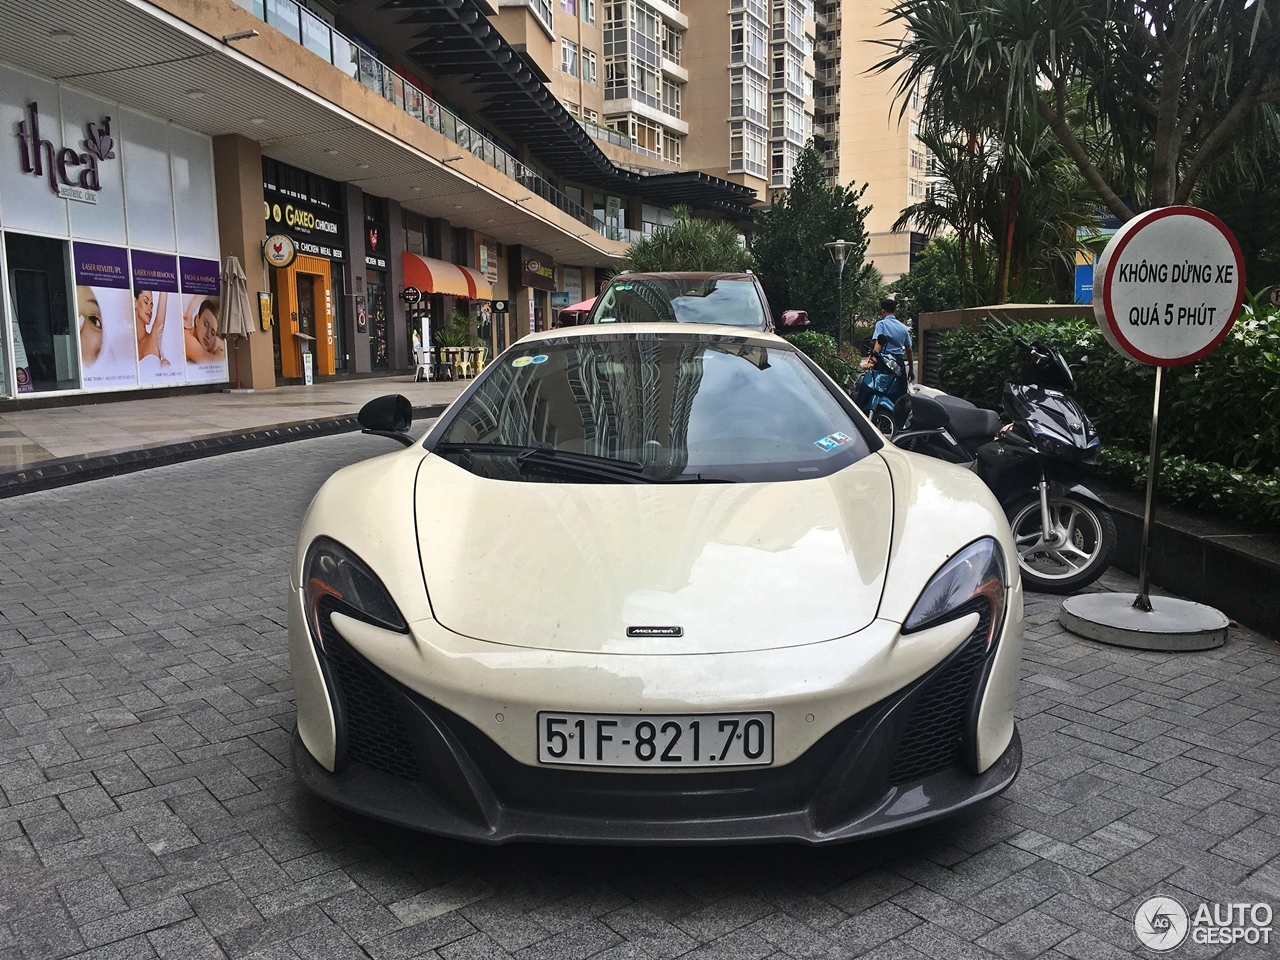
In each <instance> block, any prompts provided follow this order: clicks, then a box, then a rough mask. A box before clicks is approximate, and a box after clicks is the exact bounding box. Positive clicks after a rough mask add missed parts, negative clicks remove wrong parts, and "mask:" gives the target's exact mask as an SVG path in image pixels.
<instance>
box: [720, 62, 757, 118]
mask: <svg viewBox="0 0 1280 960" xmlns="http://www.w3.org/2000/svg"><path fill="white" fill-rule="evenodd" d="M765 86H766V85H765V79H764V77H762V76H760V75H759V74H758V73H756V72H755V71H753V70H746V69H743V68H742V67H735V68H733V69H732V70H730V71H729V116H731V117H745V118H746V119H748V120H750V121H751V122H752V123H764V120H765V118H764V110H765V97H766V90H765Z"/></svg>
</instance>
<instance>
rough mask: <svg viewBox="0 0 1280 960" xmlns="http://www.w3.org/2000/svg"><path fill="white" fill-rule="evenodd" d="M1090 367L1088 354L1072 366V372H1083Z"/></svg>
mask: <svg viewBox="0 0 1280 960" xmlns="http://www.w3.org/2000/svg"><path fill="white" fill-rule="evenodd" d="M1088 365H1089V355H1088V354H1087V353H1086V354H1085V355H1084V356H1083V357H1081V358H1080V359H1079V360H1077V361H1076V362H1075V363H1073V364H1071V369H1072V370H1083V369H1084V368H1085V367H1087V366H1088Z"/></svg>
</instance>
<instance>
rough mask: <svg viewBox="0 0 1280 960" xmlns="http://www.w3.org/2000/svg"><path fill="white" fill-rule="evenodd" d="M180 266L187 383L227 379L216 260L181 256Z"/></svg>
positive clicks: (225, 348) (225, 349)
mask: <svg viewBox="0 0 1280 960" xmlns="http://www.w3.org/2000/svg"><path fill="white" fill-rule="evenodd" d="M179 266H180V268H181V269H180V273H181V287H182V300H183V309H182V335H183V340H184V345H185V353H186V367H187V382H188V383H216V382H218V381H220V380H226V379H227V345H226V342H225V341H224V340H223V339H222V338H221V337H219V336H218V317H219V315H220V311H221V301H220V299H219V293H220V289H219V281H220V278H219V270H218V261H217V260H202V259H198V258H195V257H181V258H179Z"/></svg>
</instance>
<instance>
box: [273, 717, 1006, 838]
mask: <svg viewBox="0 0 1280 960" xmlns="http://www.w3.org/2000/svg"><path fill="white" fill-rule="evenodd" d="M1021 763H1022V742H1021V739H1020V738H1019V736H1018V732H1017V730H1015V731H1014V733H1013V739H1012V741H1011V742H1010V744H1009V746H1008V748H1007V749H1006V750H1005V752H1004V754H1003V755H1002V756H1001V757H1000V759H999V760H997V761H996V762H995V763H994V764H993V765H992V766H991V767H990V768H989V769H987V770H986V771H984V772H983V773H981V774H978V775H976V776H975V775H972V774H970V773H968V772H966V771H965V770H964V769H963V768H962V767H960V766H953V767H950V768H948V769H946V770H943V771H941V772H939V773H935V774H933V775H932V776H929V777H925V778H923V779H921V780H919V781H916V782H914V783H909V784H902V785H894V786H890V787H889V788H888V789H887V790H884V791H883V792H882V793H880V795H879V796H876V797H870V798H867V801H866V802H864V803H860V804H858V807H859V809H858V810H857V811H856V812H855V813H854V814H853V816H852V817H849V818H845V817H844V816H842V815H837V817H836V819H837V820H838V821H839V822H831V819H832V813H833V812H834V811H833V810H832V806H831V800H830V798H824V797H823V796H815V797H814V798H813V799H812V800H811V801H810V802H808V803H805V804H802V805H799V806H797V807H796V808H795V809H791V810H782V811H771V812H766V811H762V812H759V813H752V812H750V810H749V808H748V809H742V810H740V811H737V812H735V813H733V814H729V815H726V814H725V813H724V812H723V811H719V810H715V809H708V810H707V812H706V815H705V816H698V815H697V809H696V808H697V802H698V798H697V794H698V792H699V791H698V790H697V789H696V787H697V786H700V784H697V785H695V783H693V782H690V783H689V787H690V789H689V790H688V791H681V790H680V789H679V783H680V781H681V779H682V777H681V775H656V776H655V777H652V778H650V779H660V780H663V781H666V783H667V787H668V790H667V791H665V796H666V797H667V799H668V800H669V802H668V803H666V804H664V805H663V806H666V807H668V808H672V807H675V808H679V809H680V812H681V814H682V815H681V816H678V817H671V818H668V817H657V816H653V815H649V816H644V815H629V816H628V815H621V816H620V815H618V813H617V811H609V812H607V813H604V814H601V815H592V814H590V813H588V812H582V811H579V812H573V813H560V812H556V811H555V810H554V809H551V808H553V807H554V805H555V800H556V796H555V794H554V793H550V794H549V795H548V796H546V797H545V798H542V801H543V802H540V803H538V804H537V807H538V808H533V807H531V806H524V805H520V804H517V803H506V802H503V801H502V800H501V799H496V798H495V800H496V802H493V803H490V804H486V805H485V806H486V807H487V809H484V810H483V811H476V810H467V809H465V808H464V807H463V806H462V805H459V804H458V803H456V802H452V801H451V800H450V798H449V796H448V790H447V789H441V787H440V785H428V784H424V783H421V782H419V783H413V782H407V781H405V780H401V779H398V778H396V777H392V776H388V775H386V774H383V773H379V772H377V771H375V770H372V769H370V768H368V767H365V766H361V765H359V764H351V765H349V766H348V767H347V768H346V769H345V770H343V771H341V772H339V773H330V772H329V771H328V770H325V769H324V768H323V767H321V766H320V764H319V763H317V762H316V760H315V759H314V758H313V757H312V756H311V754H310V753H309V752H308V751H307V748H306V747H305V746H304V745H303V743H302V740H301V738H300V737H299V736H298V734H297V732H296V731H295V733H294V737H293V766H294V771H295V773H296V774H297V776H298V779H299V780H300V781H301V782H302V783H303V784H304V785H305V786H306V787H307V788H309V789H310V790H312V791H313V792H315V793H316V794H318V795H319V796H320V797H322V798H323V799H325V800H327V801H329V802H330V803H332V804H333V805H334V806H337V807H341V808H344V809H347V810H351V811H354V812H356V813H360V814H364V815H366V816H369V817H373V818H376V819H378V820H383V821H386V822H388V823H393V824H396V825H398V826H402V827H408V828H410V829H414V830H422V831H425V832H428V833H433V834H439V835H441V836H447V837H453V838H455V839H459V840H471V841H475V842H479V843H487V844H502V843H510V842H513V841H540V842H558V843H602V844H627V845H663V844H668V845H694V844H739V843H774V842H796V843H806V844H824V843H833V842H842V841H848V840H854V839H860V838H866V837H873V836H878V835H881V834H885V833H892V832H894V831H898V830H905V829H908V828H910V827H915V826H919V825H920V824H924V823H928V822H930V821H933V820H938V819H941V818H944V817H948V816H952V815H953V814H956V813H958V812H959V811H961V810H964V809H966V808H967V807H971V806H973V805H974V804H977V803H981V802H982V801H984V800H987V799H989V798H990V797H994V796H996V795H997V794H999V793H1001V792H1002V791H1004V790H1005V789H1006V788H1007V787H1008V786H1009V785H1010V784H1011V783H1012V782H1013V780H1014V778H1015V777H1016V776H1017V773H1018V769H1019V767H1020V766H1021ZM781 769H785V768H781ZM539 772H540V773H542V772H548V771H539ZM832 772H833V773H836V774H837V779H838V780H841V781H849V782H850V783H851V784H856V783H857V782H859V781H862V780H863V778H862V777H859V776H858V771H857V770H856V769H849V770H847V771H844V773H845V776H843V777H841V776H839V773H840V771H832ZM550 773H551V774H552V775H553V776H554V775H555V774H556V773H559V771H550ZM566 776H567V777H572V774H568V775H566ZM601 776H609V774H603V775H601ZM872 779H877V778H874V777H873V778H872ZM565 785H566V788H567V790H568V792H569V793H572V791H573V785H572V783H571V782H569V781H568V780H566V784H565ZM745 789H747V790H749V789H750V788H749V787H746V788H745ZM836 792H837V793H838V792H839V788H838V787H837V791H836ZM708 806H709V807H714V806H715V804H713V803H709V804H708ZM477 814H478V815H477Z"/></svg>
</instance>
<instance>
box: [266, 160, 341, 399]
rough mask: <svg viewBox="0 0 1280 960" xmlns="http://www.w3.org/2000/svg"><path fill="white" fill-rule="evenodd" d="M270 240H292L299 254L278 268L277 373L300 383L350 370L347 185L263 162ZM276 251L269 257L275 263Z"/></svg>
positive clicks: (274, 273)
mask: <svg viewBox="0 0 1280 960" xmlns="http://www.w3.org/2000/svg"><path fill="white" fill-rule="evenodd" d="M262 197H263V208H264V212H265V217H266V223H265V230H264V232H265V234H266V236H267V237H269V238H270V237H285V238H288V240H289V244H285V245H284V246H286V247H288V246H291V247H292V254H293V255H288V256H285V255H281V256H280V260H279V263H280V265H279V266H273V267H271V268H270V284H271V300H272V313H273V317H274V320H275V323H274V326H273V341H274V347H275V354H276V374H277V375H278V376H281V377H285V378H291V379H296V378H299V377H302V376H303V375H304V373H305V369H304V357H305V356H306V354H308V353H310V354H312V364H313V367H312V372H313V373H314V374H315V375H316V376H332V375H333V374H335V373H337V372H340V371H345V370H346V368H347V350H346V345H345V343H344V336H343V330H344V324H343V316H342V307H343V304H344V303H345V302H346V296H345V284H344V274H343V264H344V263H345V262H346V261H347V260H348V259H349V257H348V254H347V251H346V249H345V248H344V247H343V239H344V238H345V237H346V215H345V211H344V207H343V202H342V197H343V191H342V188H341V186H340V185H339V184H337V183H334V182H333V181H331V180H326V179H325V178H323V177H318V176H316V175H315V174H311V173H307V172H306V171H305V170H299V169H298V168H296V167H291V166H289V165H287V164H284V163H279V162H278V161H275V160H271V159H267V158H264V159H263V161H262ZM272 259H273V255H272V251H267V260H268V262H272Z"/></svg>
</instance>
